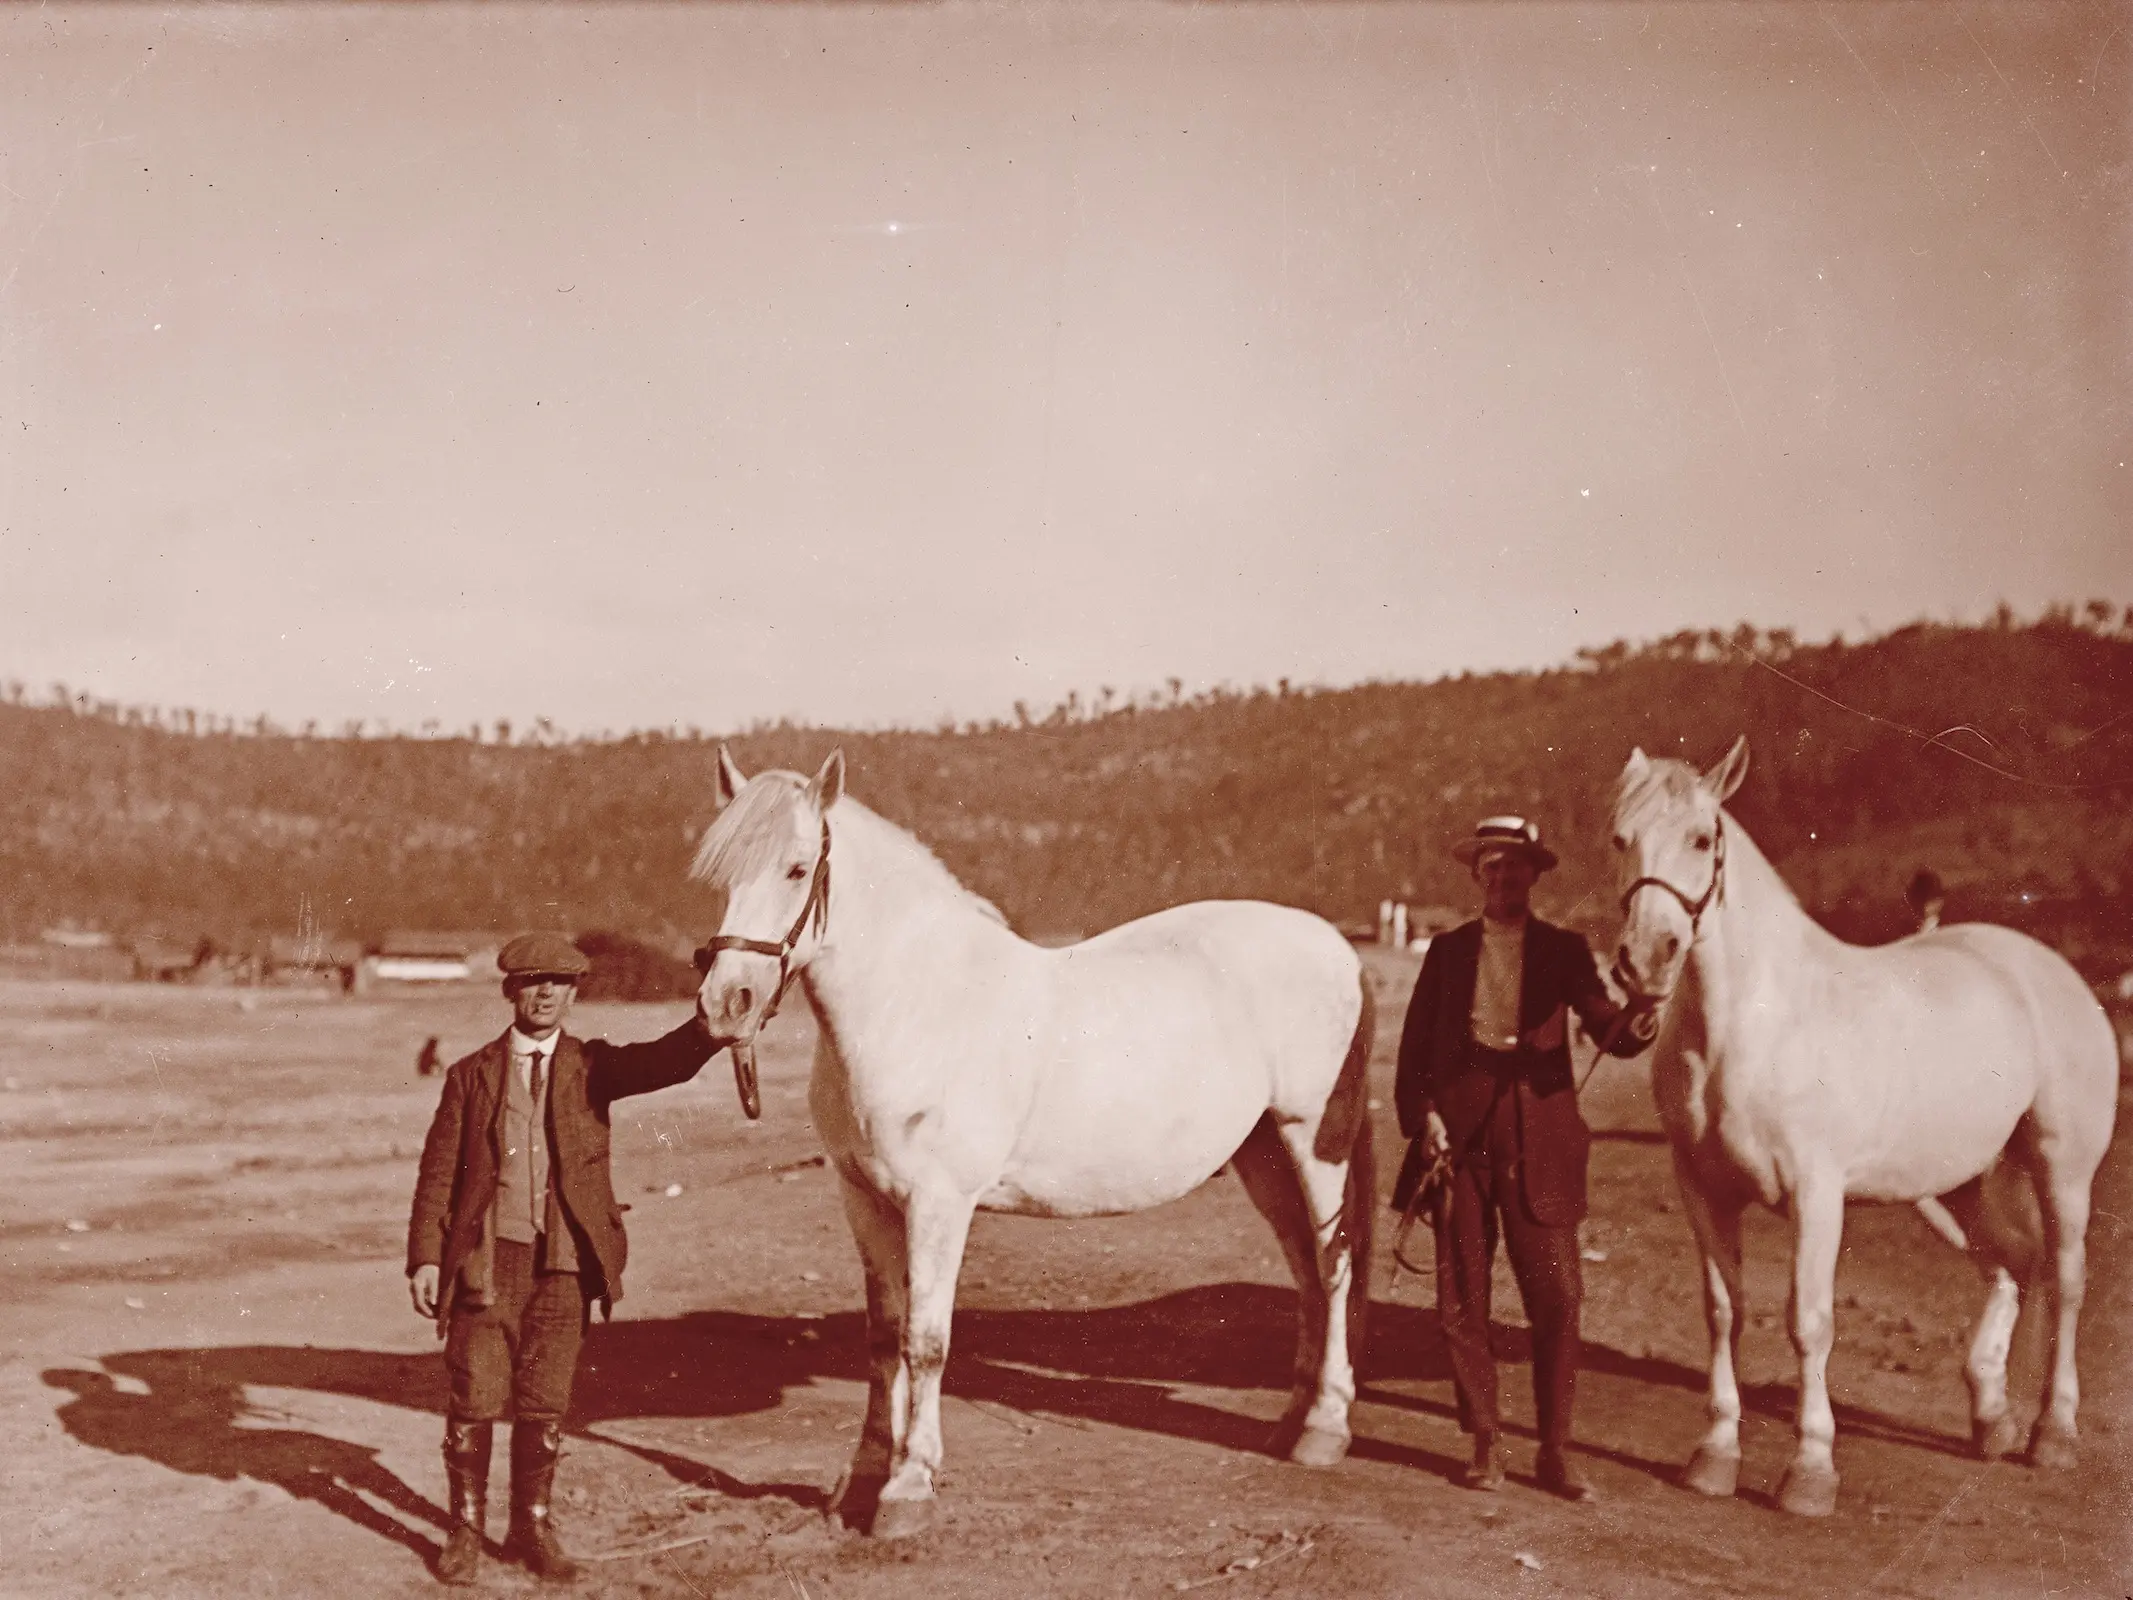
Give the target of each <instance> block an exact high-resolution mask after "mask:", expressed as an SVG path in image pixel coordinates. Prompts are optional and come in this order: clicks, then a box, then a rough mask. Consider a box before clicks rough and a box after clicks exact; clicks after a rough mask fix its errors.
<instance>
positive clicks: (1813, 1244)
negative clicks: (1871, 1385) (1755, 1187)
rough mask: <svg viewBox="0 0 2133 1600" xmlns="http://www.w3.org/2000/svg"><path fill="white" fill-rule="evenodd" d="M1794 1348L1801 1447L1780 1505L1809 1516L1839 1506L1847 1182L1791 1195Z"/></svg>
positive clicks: (1811, 1183)
mask: <svg viewBox="0 0 2133 1600" xmlns="http://www.w3.org/2000/svg"><path fill="white" fill-rule="evenodd" d="M1792 1207H1793V1223H1794V1239H1793V1249H1792V1346H1793V1348H1794V1349H1795V1350H1796V1351H1798V1352H1799V1357H1800V1424H1799V1427H1800V1442H1799V1447H1798V1449H1797V1450H1796V1451H1795V1452H1794V1453H1793V1458H1792V1464H1791V1465H1790V1466H1789V1467H1787V1468H1786V1469H1785V1481H1784V1482H1783V1483H1782V1484H1781V1485H1780V1486H1779V1489H1778V1503H1779V1504H1780V1505H1782V1506H1783V1507H1784V1508H1785V1509H1786V1510H1787V1511H1790V1512H1794V1513H1796V1514H1797V1515H1800V1516H1806V1517H1826V1516H1828V1515H1829V1514H1830V1513H1831V1512H1832V1511H1834V1510H1836V1509H1837V1462H1836V1442H1837V1417H1836V1413H1835V1412H1834V1411H1832V1410H1831V1409H1830V1404H1829V1351H1830V1346H1831V1345H1832V1344H1833V1343H1834V1342H1835V1340H1836V1329H1837V1323H1836V1309H1835V1308H1836V1297H1837V1252H1838V1250H1839V1248H1840V1247H1841V1246H1842V1244H1843V1241H1844V1185H1843V1183H1842V1182H1841V1181H1838V1180H1835V1179H1833V1178H1826V1177H1822V1176H1819V1175H1813V1176H1810V1177H1809V1178H1808V1179H1807V1180H1806V1181H1804V1182H1803V1183H1802V1184H1801V1185H1800V1187H1799V1189H1798V1190H1797V1191H1796V1192H1795V1193H1794V1195H1793V1197H1792Z"/></svg>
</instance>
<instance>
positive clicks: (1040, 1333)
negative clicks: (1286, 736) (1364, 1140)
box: [44, 1283, 1966, 1555]
mask: <svg viewBox="0 0 2133 1600" xmlns="http://www.w3.org/2000/svg"><path fill="white" fill-rule="evenodd" d="M1295 1329H1296V1297H1295V1294H1294V1292H1293V1291H1291V1290H1287V1289H1278V1288H1274V1287H1272V1286H1268V1285H1262V1284H1247V1283H1226V1284H1216V1285H1209V1286H1205V1287H1201V1288H1195V1289H1189V1290H1184V1291H1181V1292H1179V1293H1177V1294H1171V1295H1165V1296H1162V1297H1160V1298H1157V1299H1153V1300H1145V1301H1139V1302H1136V1303H1133V1304H1129V1305H1121V1306H1110V1307H1103V1308H1098V1309H1093V1310H1072V1311H1064V1310H1031V1311H1020V1310H988V1309H982V1308H968V1309H964V1310H962V1311H959V1312H958V1313H957V1315H956V1320H955V1344H954V1351H953V1355H952V1356H951V1358H950V1361H949V1365H948V1371H947V1374H946V1380H945V1384H944V1388H945V1392H946V1393H948V1394H950V1395H955V1396H959V1397H961V1398H963V1399H966V1400H969V1401H973V1402H978V1403H980V1404H992V1405H997V1406H1003V1407H1007V1408H1011V1409H1012V1410H1014V1411H1016V1412H1021V1413H1025V1414H1028V1415H1030V1416H1034V1417H1052V1418H1057V1419H1060V1420H1063V1421H1066V1422H1069V1423H1075V1424H1078V1423H1083V1422H1094V1423H1104V1424H1108V1425H1111V1426H1115V1427H1122V1428H1131V1429H1135V1430H1137V1431H1141V1432H1148V1433H1157V1434H1162V1435H1166V1436H1169V1437H1172V1438H1178V1439H1187V1440H1193V1441H1196V1442H1199V1443H1202V1444H1208V1445H1213V1446H1215V1447H1217V1448H1221V1449H1227V1450H1234V1451H1238V1452H1242V1453H1260V1452H1263V1451H1264V1450H1265V1449H1266V1448H1267V1444H1268V1440H1269V1437H1270V1434H1271V1429H1270V1426H1269V1424H1268V1423H1267V1422H1266V1421H1265V1420H1263V1419H1261V1418H1259V1417H1256V1416H1252V1415H1246V1414H1243V1413H1240V1412H1238V1411H1235V1410H1228V1409H1224V1408H1223V1407H1222V1406H1220V1405H1218V1404H1211V1403H1209V1402H1208V1401H1206V1400H1204V1399H1201V1398H1197V1397H1194V1396H1192V1395H1191V1394H1189V1393H1181V1392H1180V1391H1181V1390H1182V1391H1189V1390H1192V1389H1196V1388H1204V1389H1228V1390H1265V1391H1271V1392H1274V1393H1285V1392H1286V1391H1287V1390H1288V1388H1289V1382H1290V1363H1291V1359H1292V1351H1293V1346H1294V1338H1295ZM1495 1342H1496V1344H1497V1348H1498V1353H1499V1355H1500V1356H1502V1357H1503V1358H1505V1359H1507V1360H1512V1361H1517V1360H1522V1359H1525V1358H1526V1348H1525V1346H1526V1336H1525V1332H1524V1330H1523V1329H1513V1328H1507V1327H1499V1328H1497V1329H1496V1330H1495ZM1584 1365H1585V1370H1586V1371H1587V1372H1590V1373H1592V1374H1594V1375H1596V1376H1605V1377H1615V1378H1622V1379H1626V1380H1628V1381H1631V1382H1634V1383H1639V1384H1646V1385H1658V1386H1660V1387H1664V1388H1673V1389H1680V1390H1686V1391H1699V1390H1701V1389H1702V1387H1703V1383H1704V1378H1703V1374H1702V1373H1701V1372H1698V1371H1695V1370H1693V1369H1691V1368H1688V1367H1685V1366H1681V1365H1679V1364H1677V1363H1674V1362H1670V1361H1665V1360H1661V1359H1657V1358H1653V1357H1648V1356H1629V1355H1626V1354H1624V1353H1623V1352H1621V1351H1618V1350H1614V1349H1611V1348H1609V1347H1607V1346H1605V1345H1598V1344H1588V1345H1587V1346H1586V1350H1585V1363H1584ZM1361 1369H1362V1370H1361V1376H1362V1379H1363V1382H1364V1383H1365V1384H1366V1385H1369V1386H1370V1387H1368V1388H1367V1389H1366V1392H1365V1396H1364V1397H1365V1398H1366V1399H1369V1400H1371V1401H1374V1402H1377V1403H1381V1404H1386V1405H1390V1406H1394V1407H1398V1408H1402V1409H1405V1410H1408V1411H1410V1412H1415V1413H1419V1414H1423V1415H1433V1416H1439V1417H1444V1418H1450V1417H1452V1416H1454V1415H1455V1412H1454V1409H1453V1407H1452V1406H1451V1404H1450V1403H1449V1402H1448V1401H1446V1402H1439V1401H1436V1400H1433V1399H1427V1398H1421V1397H1417V1396H1414V1395H1412V1394H1411V1393H1408V1392H1406V1391H1405V1388H1404V1385H1405V1384H1406V1383H1408V1382H1411V1381H1421V1382H1428V1383H1441V1382H1446V1381H1448V1380H1449V1378H1450V1376H1451V1369H1450V1365H1449V1362H1448V1359H1447V1357H1446V1354H1445V1348H1444V1339H1443V1335H1442V1332H1441V1330H1440V1329H1439V1327H1438V1324H1437V1317H1436V1313H1435V1312H1434V1311H1425V1310H1421V1309H1419V1308H1416V1307H1412V1306H1406V1305H1401V1304H1398V1303H1392V1302H1383V1301H1381V1302H1378V1303H1377V1304H1375V1305H1374V1306H1373V1307H1372V1327H1371V1340H1370V1349H1369V1352H1368V1354H1367V1356H1366V1359H1365V1360H1364V1361H1363V1362H1362V1363H1361ZM824 1379H830V1380H846V1381H849V1382H853V1383H863V1382H864V1381H865V1379H866V1364H865V1340H864V1328H863V1326H862V1321H861V1318H860V1316H859V1315H858V1313H856V1312H845V1313H839V1314H836V1315H833V1316H829V1317H777V1316H758V1315H752V1314H747V1313H742V1312H734V1311H699V1312H691V1313H688V1314H686V1315H683V1316H679V1317H669V1318H660V1319H655V1320H650V1321H644V1322H635V1321H627V1322H616V1323H608V1324H601V1325H596V1326H595V1327H594V1328H593V1329H592V1330H591V1331H590V1332H589V1334H588V1335H587V1338H586V1343H585V1351H584V1356H583V1358H582V1360H581V1362H580V1364H579V1369H578V1384H577V1391H576V1397H575V1400H574V1402H573V1405H572V1408H571V1424H572V1427H573V1429H574V1430H575V1431H577V1432H579V1433H580V1434H581V1435H583V1436H586V1437H594V1438H597V1439H598V1440H599V1442H600V1443H601V1444H603V1445H605V1446H607V1447H610V1448H616V1449H622V1450H626V1451H629V1452H630V1453H632V1454H634V1455H636V1456H638V1457H639V1458H640V1459H642V1460H644V1461H646V1462H648V1463H649V1464H652V1465H654V1466H657V1467H659V1468H660V1469H661V1470H663V1471H665V1472H667V1473H668V1474H669V1475H671V1476H673V1477H674V1478H677V1479H679V1480H682V1481H684V1482H687V1483H691V1484H695V1485H700V1486H704V1487H708V1488H712V1489H716V1490H718V1491H720V1492H721V1493H723V1494H725V1495H728V1496H730V1497H733V1498H737V1499H761V1498H775V1499H781V1500H784V1501H786V1502H788V1503H790V1504H791V1505H794V1506H796V1507H800V1508H803V1509H810V1510H814V1509H820V1508H822V1507H823V1506H824V1505H825V1504H826V1502H827V1495H826V1493H825V1491H824V1490H823V1489H822V1488H821V1487H819V1486H817V1485H814V1484H806V1483H785V1482H764V1483H753V1482H749V1481H747V1480H744V1479H740V1478H737V1477H734V1476H732V1475H731V1474H728V1473H725V1472H723V1471H721V1470H719V1469H718V1468H716V1467H712V1466H708V1465H706V1464H705V1463H702V1462H700V1461H696V1460H692V1459H689V1458H686V1457H682V1456H677V1455H673V1454H670V1453H668V1452H665V1451H661V1450H657V1449H654V1448H651V1447H648V1446H643V1445H638V1444H632V1443H629V1442H627V1441H625V1440H622V1439H618V1438H617V1437H615V1436H614V1435H612V1434H609V1433H604V1432H603V1433H595V1432H594V1431H593V1430H595V1429H597V1428H598V1426H599V1425H600V1424H601V1423H604V1422H612V1421H621V1420H627V1419H633V1418H644V1417H662V1418H707V1419H715V1418H723V1417H736V1416H742V1415H747V1414H751V1413H758V1412H767V1411H772V1410H775V1409H777V1408H778V1407H779V1406H781V1405H782V1404H783V1403H784V1400H785V1396H786V1393H787V1391H789V1390H792V1389H795V1388H804V1387H806V1386H808V1385H811V1384H813V1383H816V1382H817V1381H820V1380H824ZM44 1380H45V1382H46V1383H47V1384H49V1385H51V1386H52V1387H54V1388H56V1389H62V1390H67V1391H70V1392H71V1394H72V1396H73V1398H71V1399H69V1400H67V1401H66V1402H64V1403H63V1404H61V1405H60V1406H59V1408H58V1412H57V1415H58V1419H59V1421H60V1423H61V1424H62V1425H63V1426H64V1427H65V1428H66V1429H67V1431H68V1432H69V1433H70V1434H72V1435H73V1436H74V1437H75V1438H76V1439H79V1440H80V1441H81V1442H82V1443H84V1444H88V1445H93V1446H95V1447H96V1448H98V1449H100V1450H105V1451H109V1452H111V1453H113V1454H117V1455H130V1456H138V1457H142V1458H144V1459H147V1460H151V1461H155V1462H158V1463H160V1464H162V1465H164V1466H166V1467H169V1468H171V1469H172V1470H174V1471H178V1472H184V1473H190V1474H194V1475H197V1476H202V1477H212V1478H220V1479H224V1480H228V1481H236V1480H239V1479H247V1478H248V1479H252V1480H255V1481H259V1482H264V1483H271V1484H276V1485H278V1486H279V1487H281V1488H282V1489H284V1490H286V1491H287V1492H288V1493H290V1494H292V1495H295V1496H297V1497H299V1498H303V1499H309V1500H313V1501H316V1502H318V1503H319V1504H321V1505H324V1506H326V1507H327V1508H328V1509H330V1510H333V1511H336V1512H338V1513H339V1514H340V1515H342V1516H345V1517H347V1518H348V1519H349V1520H350V1521H351V1522H354V1523H355V1524H357V1525H358V1526H360V1527H363V1528H365V1529H367V1530H369V1531H371V1532H374V1533H377V1534H380V1535H381V1536H383V1537H386V1538H390V1539H393V1540H395V1541H396V1542H398V1543H400V1544H403V1545H405V1546H407V1547H408V1548H409V1549H410V1550H413V1551H415V1552H417V1553H418V1554H423V1555H428V1554H431V1553H432V1552H433V1551H434V1549H435V1545H434V1543H433V1542H432V1540H433V1539H434V1537H435V1535H434V1533H433V1532H431V1531H430V1530H435V1529H440V1528H442V1527H444V1526H445V1525H446V1521H447V1519H446V1516H445V1513H444V1510H443V1508H441V1507H439V1506H436V1505H434V1504H432V1503H431V1502H429V1501H428V1500H426V1499H424V1498H423V1497H422V1496H421V1495H419V1494H417V1493H416V1492H415V1491H413V1490H412V1489H410V1488H408V1487H407V1485H406V1484H404V1483H402V1482H401V1481H400V1479H399V1478H398V1477H396V1476H395V1475H394V1474H393V1473H392V1472H390V1471H389V1470H387V1469H386V1468H385V1467H384V1466H382V1465H381V1464H380V1463H379V1462H378V1460H377V1457H376V1452H375V1451H374V1450H372V1449H370V1448H367V1447H364V1446H361V1445H356V1444H351V1443H348V1442H347V1441H345V1440H340V1439H334V1438H330V1437H327V1436H325V1435H321V1434H316V1433H310V1432H305V1431H302V1430H300V1429H296V1428H292V1427H286V1426H272V1425H262V1424H272V1423H273V1422H275V1421H276V1420H277V1419H275V1418H272V1417H270V1416H266V1415H263V1414H262V1413H261V1412H260V1411H259V1410H258V1409H257V1408H255V1406H254V1405H253V1404H252V1402H251V1401H250V1400H249V1399H248V1398H247V1391H248V1390H250V1389H253V1388H269V1389H291V1390H308V1391H313V1392H316V1393H321V1394H333V1395H343V1396H349V1397H353V1398H358V1399H363V1400H369V1401H373V1402H376V1403H379V1404H383V1405H392V1406H398V1407H402V1408H404V1409H407V1410H411V1411H418V1412H427V1413H431V1414H433V1415H437V1416H439V1417H441V1416H442V1415H443V1412H444V1408H445V1399H446V1394H445V1381H444V1370H443V1363H442V1361H441V1360H439V1358H438V1357H437V1356H436V1355H434V1354H421V1355H409V1354H394V1353H390V1352H385V1351H377V1350H356V1349H333V1348H321V1347H313V1346H308V1345H306V1346H291V1345H240V1346H225V1347H220V1348H209V1349H197V1350H189V1349H163V1350H132V1351H123V1352H119V1353H115V1354H113V1355H110V1356H106V1357H105V1358H104V1359H103V1362H102V1365H101V1370H86V1369H77V1368H55V1369H53V1370H50V1371H47V1372H46V1373H45V1374H44ZM1387 1383H1401V1384H1402V1385H1403V1388H1402V1389H1401V1390H1389V1389H1386V1388H1384V1387H1383V1385H1385V1384H1387ZM1742 1398H1743V1403H1744V1405H1745V1406H1746V1407H1747V1408H1748V1409H1749V1410H1750V1411H1753V1412H1758V1413H1763V1414H1767V1415H1771V1416H1778V1415H1789V1411H1790V1404H1791V1400H1792V1395H1791V1391H1790V1390H1789V1389H1783V1388H1779V1387H1777V1386H1773V1385H1764V1386H1757V1387H1753V1388H1749V1389H1747V1390H1746V1391H1745V1392H1744V1394H1743V1397H1742ZM1838 1416H1839V1421H1840V1424H1841V1425H1842V1426H1844V1427H1846V1428H1848V1429H1850V1430H1853V1431H1855V1432H1858V1433H1861V1434H1865V1435H1869V1436H1876V1437H1880V1438H1883V1439H1887V1440H1891V1441H1895V1442H1900V1443H1903V1444H1908V1445H1912V1446H1915V1447H1922V1448H1928V1449H1935V1450H1943V1451H1948V1452H1950V1453H1958V1454H1959V1453H1962V1451H1963V1449H1964V1448H1966V1446H1965V1445H1964V1444H1963V1443H1961V1442H1958V1441H1953V1440H1949V1439H1946V1438H1944V1437H1942V1436H1940V1435H1937V1434H1933V1433H1930V1432H1928V1431H1926V1430H1922V1429H1918V1428H1914V1427H1911V1426H1909V1425H1907V1424H1904V1423H1902V1422H1899V1421H1896V1420H1895V1419H1892V1418H1889V1417H1885V1416H1881V1415H1878V1414H1876V1413H1872V1412H1867V1411H1861V1410H1858V1409H1856V1408H1842V1407H1840V1408H1839V1412H1838ZM279 1420H282V1421H286V1420H287V1419H279ZM1593 1453H1594V1454H1596V1455H1598V1456H1600V1457H1602V1458H1603V1459H1608V1460H1613V1461H1615V1462H1617V1463H1619V1464H1621V1465H1623V1466H1625V1467H1630V1468H1634V1469H1636V1470H1639V1471H1643V1472H1647V1473H1650V1474H1652V1475H1654V1476H1662V1477H1663V1476H1670V1475H1671V1473H1672V1472H1673V1470H1674V1469H1673V1467H1672V1466H1671V1465H1670V1464H1665V1463H1659V1462H1653V1461H1648V1460H1645V1459H1643V1458H1641V1457H1638V1456H1635V1455H1632V1454H1629V1453H1626V1452H1623V1451H1619V1450H1611V1449H1607V1448H1604V1447H1601V1448H1594V1450H1593ZM1355 1454H1356V1455H1358V1456H1359V1457H1362V1458H1364V1459H1368V1460H1375V1461H1381V1462H1386V1463H1389V1464H1393V1465H1399V1466H1406V1467H1409V1468H1412V1469H1416V1470H1421V1471H1427V1472H1431V1473H1434V1474H1437V1475H1440V1476H1445V1477H1450V1476H1453V1475H1454V1474H1456V1473H1457V1471H1458V1470H1459V1467H1460V1465H1461V1463H1460V1461H1458V1460H1457V1459H1455V1458H1454V1457H1453V1456H1449V1455H1443V1454H1439V1453H1437V1452H1434V1451H1430V1450H1426V1449H1422V1448H1419V1447H1416V1446H1413V1445H1409V1444H1403V1443H1394V1442H1390V1441H1386V1440H1379V1439H1372V1438H1368V1437H1360V1438H1358V1439H1357V1440H1356V1442H1355ZM366 1496H367V1497H368V1498H366ZM373 1501H376V1502H379V1503H382V1504H383V1505H384V1506H386V1507H388V1508H390V1511H391V1513H392V1514H391V1515H388V1514H387V1513H386V1512H384V1511H380V1510H379V1509H378V1507H377V1505H374V1504H373V1503H372V1502H373Z"/></svg>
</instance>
